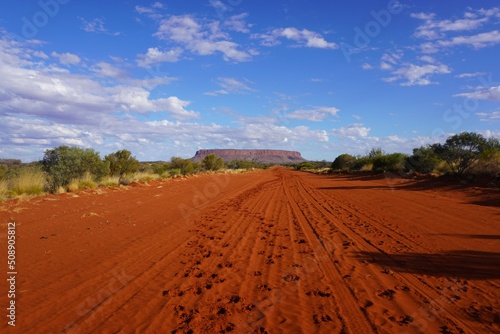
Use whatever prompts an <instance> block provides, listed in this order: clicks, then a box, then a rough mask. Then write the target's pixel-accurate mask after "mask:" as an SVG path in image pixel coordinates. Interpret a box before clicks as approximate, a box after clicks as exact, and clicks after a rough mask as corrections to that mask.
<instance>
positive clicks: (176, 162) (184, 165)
mask: <svg viewBox="0 0 500 334" xmlns="http://www.w3.org/2000/svg"><path fill="white" fill-rule="evenodd" d="M199 166H200V164H199V163H198V164H196V165H195V164H193V162H192V161H191V160H190V159H183V158H179V157H172V158H171V159H170V168H172V169H178V170H180V172H181V174H182V175H188V174H193V173H194V172H195V170H196V169H199Z"/></svg>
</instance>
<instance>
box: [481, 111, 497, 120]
mask: <svg viewBox="0 0 500 334" xmlns="http://www.w3.org/2000/svg"><path fill="white" fill-rule="evenodd" d="M476 115H477V116H478V117H479V120H480V121H483V122H487V121H492V120H500V111H493V112H491V113H485V112H478V113H476Z"/></svg>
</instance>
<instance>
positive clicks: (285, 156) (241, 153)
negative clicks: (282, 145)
mask: <svg viewBox="0 0 500 334" xmlns="http://www.w3.org/2000/svg"><path fill="white" fill-rule="evenodd" d="M209 154H215V155H217V156H218V157H220V158H222V159H223V160H224V161H226V162H228V161H232V160H249V161H256V162H259V163H273V164H292V163H299V162H302V161H305V159H304V158H302V155H301V154H300V152H296V151H284V150H225V149H211V150H199V151H197V152H196V154H195V156H194V157H193V158H191V160H193V161H201V160H203V158H204V157H206V156H207V155H209Z"/></svg>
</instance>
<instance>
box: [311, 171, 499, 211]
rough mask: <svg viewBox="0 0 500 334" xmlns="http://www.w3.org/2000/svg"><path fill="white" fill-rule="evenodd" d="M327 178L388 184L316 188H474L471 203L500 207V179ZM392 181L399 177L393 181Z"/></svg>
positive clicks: (447, 189)
mask: <svg viewBox="0 0 500 334" xmlns="http://www.w3.org/2000/svg"><path fill="white" fill-rule="evenodd" d="M324 178H325V179H326V180H330V181H332V180H334V179H335V178H340V179H343V180H346V181H377V180H379V181H386V184H384V183H381V184H379V185H375V186H374V185H369V186H368V185H367V186H360V185H359V183H358V185H356V186H355V185H353V186H348V185H347V186H346V185H344V186H328V187H320V188H317V189H319V190H362V189H379V190H397V189H402V190H413V191H421V190H429V189H436V190H439V189H442V190H445V191H460V190H466V189H470V188H474V189H476V190H478V191H479V192H480V194H477V195H474V196H473V198H471V200H470V201H469V202H468V203H469V204H475V205H481V206H493V207H500V188H499V185H498V181H497V180H495V179H494V178H491V177H490V178H480V179H475V180H467V179H463V178H460V177H459V176H456V175H444V176H440V177H433V176H419V177H415V178H408V179H404V178H400V177H399V176H397V175H396V174H393V173H385V174H371V173H369V174H367V173H359V174H332V175H328V176H324ZM393 180H397V181H396V182H393Z"/></svg>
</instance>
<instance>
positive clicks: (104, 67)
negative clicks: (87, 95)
mask: <svg viewBox="0 0 500 334" xmlns="http://www.w3.org/2000/svg"><path fill="white" fill-rule="evenodd" d="M91 70H92V71H93V72H94V73H96V74H97V75H99V76H103V77H110V78H115V79H124V78H126V77H127V76H128V75H127V72H125V71H124V70H122V69H119V68H117V67H114V66H113V65H111V64H109V63H106V62H103V61H102V62H99V63H97V64H95V65H94V66H92V67H91Z"/></svg>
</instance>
